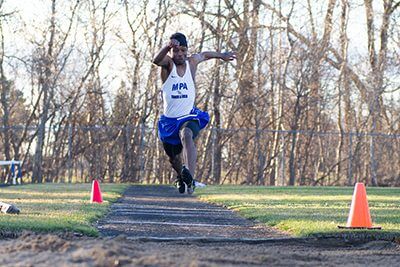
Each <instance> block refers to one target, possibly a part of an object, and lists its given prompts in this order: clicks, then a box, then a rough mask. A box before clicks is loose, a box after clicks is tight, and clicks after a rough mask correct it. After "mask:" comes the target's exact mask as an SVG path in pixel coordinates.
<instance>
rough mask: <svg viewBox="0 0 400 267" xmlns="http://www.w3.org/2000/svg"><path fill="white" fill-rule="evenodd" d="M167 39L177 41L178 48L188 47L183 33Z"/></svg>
mask: <svg viewBox="0 0 400 267" xmlns="http://www.w3.org/2000/svg"><path fill="white" fill-rule="evenodd" d="M169 39H175V40H178V42H179V45H180V46H185V47H188V45H187V40H186V36H185V35H184V34H183V33H180V32H177V33H174V34H173V35H171V37H170V38H169Z"/></svg>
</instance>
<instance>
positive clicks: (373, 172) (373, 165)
mask: <svg viewBox="0 0 400 267" xmlns="http://www.w3.org/2000/svg"><path fill="white" fill-rule="evenodd" d="M373 134H374V133H371V135H370V137H371V138H370V143H369V154H370V160H371V183H372V185H373V186H377V174H376V173H377V172H376V168H377V167H376V161H375V140H374V135H373Z"/></svg>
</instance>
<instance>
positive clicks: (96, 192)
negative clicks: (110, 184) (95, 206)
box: [90, 180, 103, 203]
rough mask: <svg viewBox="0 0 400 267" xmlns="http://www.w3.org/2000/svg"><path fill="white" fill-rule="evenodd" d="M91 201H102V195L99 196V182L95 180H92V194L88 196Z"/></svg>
mask: <svg viewBox="0 0 400 267" xmlns="http://www.w3.org/2000/svg"><path fill="white" fill-rule="evenodd" d="M90 202H91V203H102V202H103V197H102V196H101V190H100V184H99V182H98V181H97V180H93V183H92V194H91V196H90Z"/></svg>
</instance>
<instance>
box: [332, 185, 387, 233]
mask: <svg viewBox="0 0 400 267" xmlns="http://www.w3.org/2000/svg"><path fill="white" fill-rule="evenodd" d="M338 227H339V228H345V229H381V227H373V226H372V221H371V215H370V213H369V207H368V200H367V191H366V190H365V186H364V184H363V183H356V186H355V188H354V193H353V200H352V201H351V208H350V213H349V218H348V219H347V224H346V226H338Z"/></svg>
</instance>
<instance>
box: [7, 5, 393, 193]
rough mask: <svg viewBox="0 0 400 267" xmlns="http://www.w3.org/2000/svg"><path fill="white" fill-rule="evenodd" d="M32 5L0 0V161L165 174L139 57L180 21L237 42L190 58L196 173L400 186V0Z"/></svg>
mask: <svg viewBox="0 0 400 267" xmlns="http://www.w3.org/2000/svg"><path fill="white" fill-rule="evenodd" d="M29 2H31V1H13V0H9V1H6V0H3V1H0V87H1V95H0V102H1V103H0V104H1V109H0V116H1V128H0V129H1V132H0V138H1V139H0V155H1V156H0V159H2V160H10V159H15V160H22V161H23V169H24V181H25V182H30V181H32V182H35V183H41V182H88V181H90V180H91V179H93V178H97V179H100V180H102V181H106V182H146V183H169V182H171V181H173V180H174V173H173V172H172V169H171V168H170V166H169V163H168V160H167V158H166V156H165V154H164V152H163V150H162V145H161V143H160V142H159V141H158V137H157V130H156V124H157V119H158V117H159V116H160V112H161V107H162V103H161V98H160V88H161V80H160V78H159V71H160V70H159V69H158V68H157V67H156V66H154V65H152V64H151V59H152V58H153V56H154V55H155V53H156V52H157V51H158V50H159V49H160V48H161V47H162V46H163V45H165V44H166V43H167V42H168V39H169V36H170V35H171V34H173V33H174V32H176V31H179V32H183V33H184V34H186V35H187V37H188V39H189V52H190V53H195V52H199V51H206V50H216V51H236V52H237V60H236V61H233V62H230V63H225V62H222V61H219V60H210V61H207V62H206V63H202V64H201V65H200V66H199V71H198V75H197V81H196V84H197V101H196V102H197V105H198V107H199V108H201V109H204V110H207V111H208V112H209V113H210V115H211V122H210V124H209V126H208V128H207V129H206V130H204V132H203V133H202V134H201V136H200V138H199V139H198V140H197V146H198V150H199V151H198V168H197V174H196V178H197V179H198V180H200V181H202V182H206V183H214V184H220V183H233V184H242V183H246V184H259V185H352V184H353V183H354V182H355V181H363V182H366V183H367V184H369V185H374V186H375V185H382V186H396V185H397V186H398V185H400V168H399V167H400V127H399V126H400V121H399V119H400V97H399V89H400V67H399V66H400V11H399V10H400V1H390V0H374V1H373V0H325V1H311V0H304V1H290V0H286V1H284V0H270V1H261V0H241V1H233V0H213V1H210V0H208V1H206V0H198V1H189V0H187V1H169V0H155V1H149V0H136V1H123V0H113V1H111V0H108V1H107V0H80V1H77V0H75V1H73V0H71V1H66V0H64V1H61V0H57V1H56V0H36V1H32V2H35V3H33V4H32V3H29ZM23 4H25V5H31V6H32V7H30V6H22V5H23ZM33 7H34V8H33ZM6 173H7V168H4V167H3V175H2V178H1V179H2V182H9V177H8V176H7V174H6Z"/></svg>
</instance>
